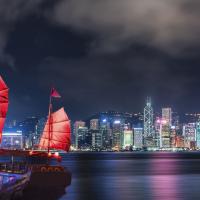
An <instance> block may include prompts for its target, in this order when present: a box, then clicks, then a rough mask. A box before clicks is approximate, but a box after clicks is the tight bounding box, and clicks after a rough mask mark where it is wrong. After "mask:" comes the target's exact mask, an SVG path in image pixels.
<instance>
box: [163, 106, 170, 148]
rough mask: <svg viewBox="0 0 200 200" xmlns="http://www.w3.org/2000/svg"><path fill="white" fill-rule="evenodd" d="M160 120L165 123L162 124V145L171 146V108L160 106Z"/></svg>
mask: <svg viewBox="0 0 200 200" xmlns="http://www.w3.org/2000/svg"><path fill="white" fill-rule="evenodd" d="M162 120H164V121H165V123H164V124H163V125H162V134H161V137H162V147H167V148H169V147H170V146H171V126H172V109H171V108H162Z"/></svg>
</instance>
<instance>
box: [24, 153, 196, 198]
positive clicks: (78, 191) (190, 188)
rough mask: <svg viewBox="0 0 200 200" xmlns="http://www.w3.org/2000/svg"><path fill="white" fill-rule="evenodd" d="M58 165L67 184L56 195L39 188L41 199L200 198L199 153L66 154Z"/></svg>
mask: <svg viewBox="0 0 200 200" xmlns="http://www.w3.org/2000/svg"><path fill="white" fill-rule="evenodd" d="M62 164H63V165H64V166H65V167H66V168H67V170H68V171H69V173H70V174H71V176H69V177H70V178H71V185H69V186H68V187H67V188H66V189H65V191H64V192H61V193H60V194H58V195H53V194H54V193H55V191H52V190H51V191H46V192H45V191H43V192H41V195H40V197H41V199H48V200H90V199H93V200H112V199H113V200H133V199H135V200H142V199H145V200H146V199H150V200H177V199H181V200H182V199H183V200H195V199H197V200H198V199H200V153H161V152H157V153H148V152H145V153H132V152H130V153H69V154H64V155H63V162H62ZM52 181H53V180H52ZM29 196H32V199H34V194H32V195H31V194H29ZM25 199H26V198H25ZM35 200H36V199H35ZM37 200H38V198H37Z"/></svg>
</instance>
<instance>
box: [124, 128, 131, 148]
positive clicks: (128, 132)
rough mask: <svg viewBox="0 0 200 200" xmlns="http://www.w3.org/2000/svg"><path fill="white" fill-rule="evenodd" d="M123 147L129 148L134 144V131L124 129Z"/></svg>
mask: <svg viewBox="0 0 200 200" xmlns="http://www.w3.org/2000/svg"><path fill="white" fill-rule="evenodd" d="M122 145H123V148H125V149H127V148H129V149H130V147H131V146H133V131H132V130H124V131H123V144H122Z"/></svg>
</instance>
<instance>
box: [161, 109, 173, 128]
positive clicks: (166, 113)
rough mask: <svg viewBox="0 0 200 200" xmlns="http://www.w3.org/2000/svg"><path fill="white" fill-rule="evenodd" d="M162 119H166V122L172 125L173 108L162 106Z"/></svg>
mask: <svg viewBox="0 0 200 200" xmlns="http://www.w3.org/2000/svg"><path fill="white" fill-rule="evenodd" d="M162 119H163V120H165V121H166V124H167V125H169V126H171V125H172V109H171V108H162Z"/></svg>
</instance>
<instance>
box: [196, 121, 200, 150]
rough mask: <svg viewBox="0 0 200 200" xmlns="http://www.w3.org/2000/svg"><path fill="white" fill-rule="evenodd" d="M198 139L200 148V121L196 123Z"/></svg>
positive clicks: (199, 147)
mask: <svg viewBox="0 0 200 200" xmlns="http://www.w3.org/2000/svg"><path fill="white" fill-rule="evenodd" d="M196 141H197V148H198V149H200V122H197V123H196Z"/></svg>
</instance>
